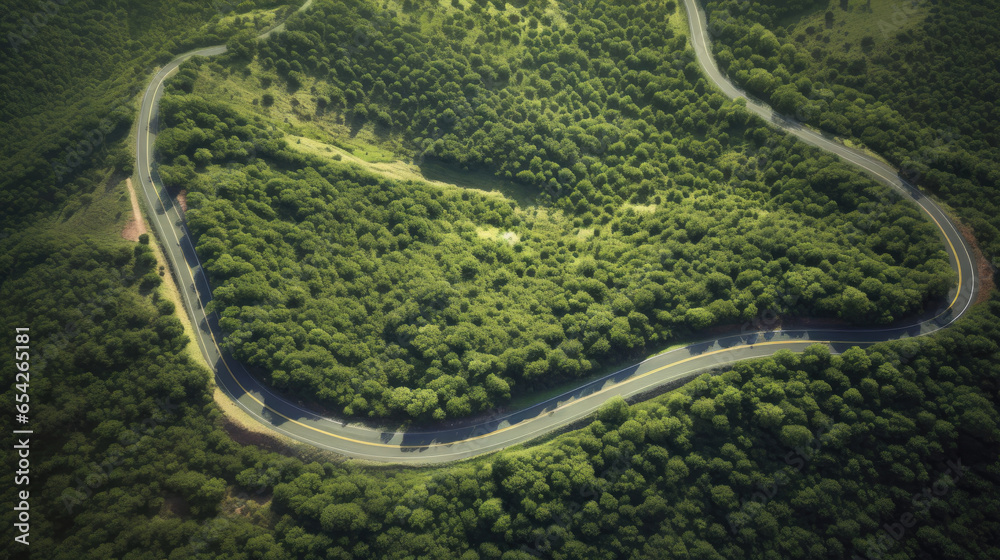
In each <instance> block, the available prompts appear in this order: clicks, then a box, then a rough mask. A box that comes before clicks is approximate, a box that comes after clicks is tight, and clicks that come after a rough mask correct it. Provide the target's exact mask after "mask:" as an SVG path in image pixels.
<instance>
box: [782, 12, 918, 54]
mask: <svg viewBox="0 0 1000 560" xmlns="http://www.w3.org/2000/svg"><path fill="white" fill-rule="evenodd" d="M869 4H870V5H871V9H870V10H869V9H868V5H869ZM930 6H931V3H930V2H912V3H911V2H902V1H900V0H871V2H870V3H869V2H868V0H849V1H848V3H847V10H844V9H842V8H841V5H840V0H830V2H829V3H828V4H827V5H826V6H825V7H824V6H820V7H818V8H814V9H811V10H809V11H807V12H801V13H799V14H795V15H792V16H789V17H787V18H785V19H784V20H781V21H779V22H778V24H779V25H781V26H784V27H785V30H786V32H787V33H788V36H789V37H791V38H792V39H793V40H794V41H795V44H796V45H797V46H798V47H800V48H802V49H805V51H806V52H808V53H811V54H812V55H813V56H812V58H813V62H814V64H816V65H818V66H822V65H823V64H824V60H825V59H826V56H827V55H830V54H847V55H851V54H854V55H860V54H862V53H866V52H870V51H872V50H874V49H877V48H879V47H880V46H881V45H882V44H883V43H884V42H885V41H886V40H888V39H890V38H891V37H892V36H893V35H895V34H896V33H899V32H901V31H905V30H907V29H910V28H913V27H915V26H917V25H918V24H920V23H921V22H922V21H923V20H924V18H926V17H927V14H928V13H930ZM828 11H829V12H831V13H832V14H833V25H832V26H828V25H827V19H826V14H827V12H828ZM866 38H870V40H871V42H870V43H868V44H863V43H862V41H863V40H865V39H866Z"/></svg>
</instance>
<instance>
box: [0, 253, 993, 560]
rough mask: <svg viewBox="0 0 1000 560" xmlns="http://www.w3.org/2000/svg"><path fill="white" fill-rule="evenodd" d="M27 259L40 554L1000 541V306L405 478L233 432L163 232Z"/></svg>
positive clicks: (11, 307)
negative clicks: (248, 440)
mask: <svg viewBox="0 0 1000 560" xmlns="http://www.w3.org/2000/svg"><path fill="white" fill-rule="evenodd" d="M12 255H13V257H14V258H15V260H16V263H17V265H18V266H17V268H16V271H11V270H10V269H5V270H4V275H3V277H2V278H0V280H2V288H0V295H2V297H3V298H4V301H5V302H9V304H8V312H7V313H5V314H4V315H3V318H2V319H0V321H2V323H0V324H2V328H3V329H4V330H5V332H10V331H11V330H12V328H13V327H14V326H15V325H23V324H31V325H32V336H33V337H34V338H33V340H35V341H36V342H35V343H34V345H35V348H36V349H35V350H34V352H35V353H36V361H35V362H34V363H33V371H35V372H36V373H35V376H34V377H33V378H32V403H33V406H34V408H33V411H34V412H33V418H34V420H33V422H34V423H35V424H34V428H35V430H36V434H39V437H38V438H37V440H36V443H35V444H34V445H35V447H33V448H32V457H33V458H34V459H33V463H32V486H31V489H32V490H31V491H32V496H33V500H34V501H33V509H32V512H33V513H32V523H33V525H32V534H33V537H32V544H31V548H30V551H31V554H32V555H33V557H37V558H46V559H61V558H95V559H106V558H130V559H139V558H151V559H152V558H177V559H181V558H185V559H186V558H206V559H207V558H213V559H219V558H227V559H256V558H260V559H263V558H267V559H272V560H274V559H278V560H280V559H291V558H303V559H308V558H379V559H381V558H400V559H403V558H413V559H416V558H444V557H447V558H465V559H470V560H471V559H476V558H482V559H485V558H504V559H508V560H509V559H528V558H533V557H551V558H581V557H595V558H663V557H672V558H697V559H715V558H791V557H797V558H831V559H832V558H837V559H840V558H847V557H851V555H853V554H858V555H859V557H862V558H935V559H966V558H990V557H996V556H997V555H998V554H1000V550H998V549H996V548H995V547H996V543H995V542H992V543H991V542H990V540H989V539H988V538H987V537H986V536H987V535H995V534H997V532H998V531H1000V511H998V504H1000V501H998V499H997V492H996V484H997V481H998V476H1000V472H998V464H1000V463H998V458H1000V457H998V452H1000V430H998V426H997V423H998V421H1000V414H998V410H997V404H996V397H997V394H998V389H1000V367H998V365H997V364H998V363H1000V351H998V343H1000V320H998V319H1000V301H996V300H994V301H992V302H991V303H989V304H987V305H983V306H980V307H979V308H977V309H976V310H974V311H973V312H972V313H971V315H970V316H969V317H968V318H966V319H963V321H962V322H961V324H960V325H959V326H955V327H952V328H950V329H949V330H947V331H943V332H941V333H938V334H936V335H934V336H932V337H927V338H921V339H917V340H910V341H906V342H899V343H890V344H881V345H878V346H875V347H873V348H871V349H869V350H860V349H851V350H848V351H847V352H846V353H844V354H843V355H842V356H831V355H830V353H829V351H827V350H826V349H825V348H823V347H822V346H815V347H813V348H812V349H811V350H809V351H807V352H806V353H805V354H802V355H792V354H789V353H779V354H777V355H775V356H774V357H772V358H767V359H763V360H755V361H748V362H743V363H741V364H738V365H737V366H736V367H734V368H732V369H730V370H728V371H725V372H722V373H721V374H719V375H703V376H701V377H699V378H698V379H697V380H695V381H693V382H691V383H690V384H688V385H687V386H686V387H684V388H682V389H679V390H676V391H674V392H673V393H670V394H668V395H665V396H661V397H658V398H655V399H653V400H651V401H650V402H648V403H645V404H640V405H633V406H628V405H626V404H625V403H624V402H621V401H612V402H609V403H608V404H607V405H606V406H605V407H604V408H603V409H602V410H601V411H600V412H599V413H598V414H597V416H596V418H593V419H591V420H589V421H588V422H587V424H586V425H585V426H584V427H583V428H581V429H578V430H575V431H571V432H568V433H566V434H563V435H559V436H556V437H554V438H553V439H551V441H549V442H547V443H543V444H541V445H539V446H536V447H527V448H516V449H511V450H507V451H503V452H500V453H497V454H494V455H491V456H488V457H485V458H481V459H476V460H472V461H468V462H464V463H461V464H458V465H454V466H446V467H438V468H426V469H385V468H366V467H362V466H359V465H355V464H352V463H342V462H339V461H336V460H331V458H330V457H324V456H322V455H320V454H316V453H315V452H313V453H310V452H308V451H306V450H305V449H300V450H298V451H297V452H296V455H298V457H287V456H280V455H277V454H275V453H273V452H265V451H261V450H260V449H258V448H256V447H253V446H243V445H239V444H237V443H235V442H234V441H233V440H232V439H230V437H229V435H228V434H227V433H226V432H225V431H223V429H222V427H221V418H220V413H219V411H218V409H217V408H216V407H215V405H214V404H213V403H212V401H211V384H210V382H209V378H210V376H209V374H208V372H207V371H206V370H205V369H204V368H203V367H201V366H198V365H196V364H194V363H193V362H192V361H191V360H190V359H189V358H187V356H186V354H185V353H184V352H183V351H182V348H183V347H184V345H185V342H186V336H185V335H184V334H183V332H182V329H181V326H180V323H179V321H177V319H176V318H174V317H173V316H172V313H173V309H172V308H171V306H170V304H169V303H167V301H166V300H165V299H163V298H162V295H161V293H160V292H159V290H158V289H157V288H156V286H155V284H156V282H155V281H153V282H150V281H147V280H146V279H147V277H148V276H149V275H150V273H152V274H153V277H154V278H155V277H158V276H156V274H155V269H153V268H151V263H152V262H153V260H152V257H151V255H150V252H149V249H148V248H147V247H146V246H145V245H141V244H138V245H133V246H128V245H126V244H125V243H124V242H121V241H117V242H114V243H110V244H103V245H102V244H99V243H96V242H84V243H78V242H68V241H67V240H66V239H59V238H55V237H52V236H44V235H43V236H39V237H38V238H37V239H34V240H32V241H30V242H25V243H22V244H21V245H20V246H19V248H18V249H17V250H16V251H13V252H12ZM2 400H3V406H12V400H13V399H12V397H11V396H10V393H5V394H4V397H3V399H2ZM41 434H44V437H41ZM291 451H292V450H290V449H289V450H286V452H291ZM4 454H5V457H6V459H5V460H6V461H8V463H10V462H11V461H12V460H13V459H12V458H11V457H10V455H11V454H12V451H11V450H10V449H9V448H8V449H6V450H5V451H4ZM310 455H312V458H305V459H303V458H299V457H310ZM314 459H315V460H314ZM12 492H13V487H12V486H10V485H5V486H4V489H3V494H4V501H5V503H12V502H11V500H12V499H13V498H12V496H11V493H12ZM6 527H8V528H9V527H11V525H10V524H6ZM883 527H888V528H889V529H888V530H886V529H883ZM5 531H10V529H5ZM890 531H891V532H890ZM14 552H15V553H17V552H20V551H18V550H15V551H14Z"/></svg>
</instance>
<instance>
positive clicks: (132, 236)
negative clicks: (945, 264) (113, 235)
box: [122, 179, 146, 241]
mask: <svg viewBox="0 0 1000 560" xmlns="http://www.w3.org/2000/svg"><path fill="white" fill-rule="evenodd" d="M125 186H126V187H128V196H129V198H130V199H131V200H132V217H131V218H129V221H128V223H126V224H125V229H123V230H122V237H124V238H125V239H128V240H129V241H139V236H140V235H142V234H144V233H146V223H145V222H143V221H142V212H141V211H139V199H138V198H137V197H136V196H135V189H134V188H132V179H125Z"/></svg>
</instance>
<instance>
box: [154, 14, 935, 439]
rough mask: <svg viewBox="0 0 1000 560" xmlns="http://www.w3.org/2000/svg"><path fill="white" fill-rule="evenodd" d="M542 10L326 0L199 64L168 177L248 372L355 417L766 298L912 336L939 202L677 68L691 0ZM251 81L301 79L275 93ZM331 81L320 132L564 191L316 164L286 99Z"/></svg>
mask: <svg viewBox="0 0 1000 560" xmlns="http://www.w3.org/2000/svg"><path fill="white" fill-rule="evenodd" d="M425 8H426V6H425ZM540 10H542V8H541V7H540V5H535V4H532V3H529V4H527V5H526V6H525V7H524V8H521V9H513V8H512V7H510V6H508V7H507V11H506V12H503V13H501V12H499V11H498V10H497V9H496V7H494V6H492V5H482V6H481V5H479V4H472V6H471V7H470V8H469V9H455V8H449V9H445V8H440V9H437V10H431V9H430V8H427V9H426V10H417V9H414V10H413V11H412V12H407V10H406V9H405V8H404V9H403V12H402V13H401V14H396V16H395V17H393V16H392V13H391V12H386V11H384V10H379V9H376V8H373V7H369V6H368V5H367V4H363V3H354V2H318V3H317V4H316V5H315V6H314V7H313V8H312V9H311V10H310V11H309V15H308V17H303V18H298V19H296V20H294V21H292V22H291V23H290V24H289V27H288V32H286V33H282V34H279V35H276V36H275V37H273V38H272V39H271V40H268V41H266V42H263V43H261V44H259V45H256V46H255V49H251V48H250V47H247V48H242V49H233V51H232V52H231V53H230V54H229V59H228V61H226V62H224V63H219V62H216V61H207V60H192V61H190V62H189V63H186V65H185V67H184V68H183V69H182V70H181V71H180V72H179V74H178V76H177V77H176V79H175V80H174V81H173V82H172V83H171V91H170V93H169V94H168V95H167V96H166V97H165V98H164V100H163V103H162V107H161V111H162V114H163V119H164V125H165V126H166V127H167V129H166V130H165V131H164V132H163V133H162V134H161V135H160V136H159V138H158V140H157V151H158V154H159V156H160V158H161V160H162V163H161V165H160V167H159V171H160V174H161V176H162V177H163V178H164V180H165V181H166V183H167V184H168V185H171V186H173V187H175V188H177V189H184V190H186V191H187V192H188V193H189V194H188V203H189V205H190V211H189V212H188V220H189V226H190V228H191V230H192V232H193V233H194V234H195V236H196V238H197V242H198V252H199V255H200V257H201V258H202V259H203V260H204V262H205V265H206V269H207V270H208V272H209V276H210V278H211V280H212V285H213V286H214V293H213V295H214V298H215V299H214V301H213V309H215V310H217V311H218V312H219V313H220V315H221V317H222V320H221V322H220V324H221V326H222V327H223V329H224V330H225V331H226V333H227V344H228V346H229V347H230V348H231V349H232V350H233V352H234V354H235V355H236V356H237V357H238V358H239V359H240V360H242V361H244V362H245V363H247V364H249V365H251V366H254V367H257V368H258V369H259V371H260V374H261V376H263V377H264V378H266V379H268V380H269V381H270V382H271V383H272V384H273V385H275V386H276V387H278V388H279V389H283V390H289V391H291V392H293V393H297V394H299V395H303V396H308V397H309V398H312V399H318V400H319V401H320V402H322V403H324V404H326V405H329V406H333V407H335V408H336V409H339V410H343V411H344V412H345V413H347V414H350V415H361V416H365V415H367V416H378V417H383V416H396V417H410V418H419V419H431V418H433V419H443V418H446V417H455V416H465V415H468V414H469V413H475V412H479V411H484V410H488V409H490V408H492V407H495V406H496V405H498V404H502V403H504V402H505V401H506V400H507V399H508V398H509V397H510V396H511V394H512V393H514V394H516V393H522V394H523V393H524V392H526V391H530V390H534V389H538V388H541V387H546V386H548V385H550V384H552V383H554V382H558V381H561V380H566V379H572V378H578V377H581V376H585V375H587V374H588V373H590V372H593V371H595V370H596V369H597V368H598V367H600V366H601V365H603V364H608V363H614V362H620V361H622V360H624V359H626V358H631V357H635V356H638V355H640V353H641V351H642V350H643V349H648V348H655V347H656V346H658V345H660V346H662V345H666V344H668V343H670V342H672V341H676V340H678V339H679V338H681V337H684V336H693V333H698V332H700V331H701V330H702V329H705V328H707V327H711V326H714V325H725V324H734V323H741V322H743V321H747V320H751V319H753V318H754V317H756V316H757V315H758V314H759V313H760V312H762V311H765V310H770V309H780V310H781V312H783V313H787V314H790V315H800V316H818V317H827V318H831V319H837V320H842V321H847V322H851V323H864V324H869V323H883V324H884V323H888V322H891V321H892V320H894V319H898V318H900V317H903V316H905V315H906V314H909V313H913V312H916V311H918V310H920V309H921V308H922V306H923V305H924V304H925V303H926V302H927V301H928V300H929V299H931V298H934V297H938V296H942V295H943V294H944V293H945V292H946V291H947V289H948V287H949V286H950V285H951V283H952V281H953V274H952V272H951V270H950V268H949V267H948V263H947V258H946V256H945V254H944V253H943V251H942V249H941V245H940V242H939V240H938V238H937V235H936V232H935V231H934V229H933V225H931V224H929V223H927V222H926V221H925V220H923V219H922V218H921V217H920V216H919V214H918V212H917V210H916V209H915V208H912V207H909V206H906V205H900V204H893V203H892V200H893V195H891V194H889V193H888V192H887V191H886V190H885V189H884V188H883V187H881V186H879V185H877V184H875V183H873V182H872V181H871V180H870V179H868V178H867V177H865V176H863V175H862V174H860V173H857V172H855V171H853V170H851V169H850V168H848V167H846V166H845V165H843V164H841V163H839V162H837V161H835V159H834V158H832V157H830V156H826V155H822V154H821V153H819V152H818V151H814V150H810V149H807V148H805V147H803V146H801V145H798V144H797V143H795V142H794V141H792V140H791V139H789V138H786V137H784V136H779V135H778V134H777V133H776V132H774V131H772V130H771V129H769V128H768V126H767V125H766V124H765V123H763V122H760V121H759V120H756V119H754V118H751V117H750V116H749V114H748V113H747V112H746V111H745V110H744V109H742V108H741V107H740V106H739V105H738V104H732V103H729V102H727V101H725V100H724V99H723V98H722V97H721V96H720V95H719V94H717V93H713V92H712V91H711V90H709V89H708V88H706V86H705V83H704V80H703V78H701V77H700V75H699V74H698V73H697V72H696V71H695V68H696V67H695V66H694V63H685V64H681V65H678V64H677V61H678V60H686V59H688V58H689V57H690V56H691V52H690V51H689V50H688V47H687V43H686V38H685V36H682V35H678V36H676V37H674V36H672V32H671V31H670V29H671V27H670V26H668V22H669V20H670V19H671V18H677V17H680V16H679V15H678V14H677V13H676V7H675V6H674V5H673V4H672V3H665V4H657V3H642V4H636V5H622V6H608V5H604V4H600V3H593V2H591V3H583V4H580V3H572V4H567V5H566V6H562V7H561V10H562V11H561V16H560V18H558V19H557V18H554V17H551V16H546V15H545V14H546V13H547V12H545V13H542V11H540ZM518 14H520V15H518ZM501 16H502V17H501ZM536 16H538V17H541V18H542V19H544V20H545V21H547V22H548V23H546V24H545V25H542V24H540V23H538V21H536V19H537V18H536ZM370 21H374V22H375V23H374V24H372V25H374V26H375V27H374V29H368V30H367V31H366V30H365V29H366V27H365V26H367V25H369V23H367V22H370ZM665 30H666V31H665ZM365 33H370V36H368V35H364V34H365ZM359 34H361V35H364V36H365V37H367V38H366V39H365V40H363V41H362V40H358V39H357V37H358V35H359ZM432 53H433V54H432ZM626 54H627V56H625V55H626ZM254 57H255V60H256V61H257V62H253V63H252V62H251V58H254ZM252 64H259V66H251V65H252ZM248 69H259V70H260V72H261V74H260V75H259V76H257V77H256V78H257V79H258V80H259V82H260V83H261V84H262V86H263V87H264V91H265V92H266V91H271V92H273V93H263V94H262V95H261V97H260V99H254V102H255V104H256V106H253V105H250V106H249V107H248V106H246V104H245V100H239V99H237V100H236V101H233V99H234V98H235V96H236V93H237V92H236V91H235V90H236V89H237V87H238V85H239V84H240V83H241V82H240V80H241V79H242V77H243V76H245V75H246V74H247V72H248ZM511 69H515V70H511ZM227 76H231V77H232V79H229V80H226V79H225V78H226V77H227ZM307 82H308V87H309V92H310V93H309V94H308V95H307V97H312V98H314V99H313V100H314V102H315V107H316V114H315V115H314V118H313V119H311V120H314V121H329V122H334V123H336V122H341V121H343V122H347V123H352V124H351V126H352V127H354V128H363V127H365V126H368V127H373V128H374V129H375V131H376V133H377V134H378V135H381V136H382V137H384V138H386V139H387V142H388V141H389V140H388V139H391V138H393V137H400V138H402V139H404V140H405V142H404V143H403V145H404V146H408V147H409V149H410V150H412V152H411V153H412V154H413V155H414V156H415V157H418V158H423V160H424V161H428V160H434V161H437V162H444V164H445V165H449V166H452V167H458V168H465V169H470V170H474V169H480V168H485V169H488V170H489V171H490V172H492V173H495V174H496V175H498V176H500V177H501V178H506V179H511V180H513V181H516V182H518V183H520V184H521V185H522V186H523V187H524V188H525V189H527V190H529V191H532V192H534V194H535V195H536V196H535V197H533V198H532V199H531V201H529V202H527V203H519V202H515V201H514V200H513V199H511V198H502V197H496V196H487V195H486V194H484V193H481V192H478V191H475V190H471V189H442V188H439V187H436V186H435V187H432V186H427V185H421V184H418V183H414V182H407V183H401V182H394V181H388V180H384V179H381V178H377V177H375V176H371V175H367V174H365V173H363V172H359V171H357V170H354V169H353V168H349V167H347V166H345V165H343V164H340V163H337V162H335V161H331V160H329V159H326V160H324V159H322V158H316V157H311V156H308V155H305V154H302V153H299V152H298V151H297V150H295V149H293V146H289V144H288V141H286V140H285V139H283V137H282V135H283V132H294V129H292V128H291V127H290V126H289V125H288V124H286V123H285V122H283V121H282V113H277V114H275V113H274V112H273V111H272V110H271V109H269V107H268V106H269V105H271V104H273V103H274V102H275V101H274V99H280V96H281V95H283V94H285V93H286V92H287V91H288V90H291V91H296V90H297V89H298V88H301V87H306V85H305V84H307ZM220 83H221V84H222V85H219V84H220ZM458 84H462V86H461V87H458ZM269 95H270V96H271V101H270V102H268V101H267V97H268V96H269ZM294 99H295V100H298V97H295V98H294ZM258 101H259V103H257V102H258ZM299 103H300V105H301V102H299ZM291 105H292V106H294V105H295V104H294V103H291ZM456 110H458V111H459V112H458V113H456V112H455V111H456ZM380 115H381V116H380ZM370 121H374V122H373V123H372V122H370ZM434 138H436V139H434ZM601 146H606V149H603V148H600V147H601ZM485 232H495V234H494V235H483V234H484V233H485Z"/></svg>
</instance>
